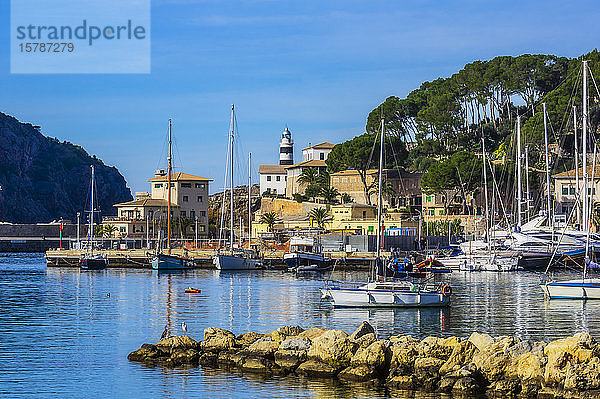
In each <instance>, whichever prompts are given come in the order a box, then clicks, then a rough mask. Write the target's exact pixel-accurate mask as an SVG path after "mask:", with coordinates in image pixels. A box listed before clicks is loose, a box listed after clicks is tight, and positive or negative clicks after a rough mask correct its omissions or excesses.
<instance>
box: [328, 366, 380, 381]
mask: <svg viewBox="0 0 600 399" xmlns="http://www.w3.org/2000/svg"><path fill="white" fill-rule="evenodd" d="M337 376H338V378H341V379H343V380H350V381H359V382H364V381H369V380H372V379H374V378H377V376H378V374H377V373H376V372H375V369H373V367H369V366H366V365H360V366H350V367H347V368H345V369H343V370H342V371H340V373H339V374H338V375H337Z"/></svg>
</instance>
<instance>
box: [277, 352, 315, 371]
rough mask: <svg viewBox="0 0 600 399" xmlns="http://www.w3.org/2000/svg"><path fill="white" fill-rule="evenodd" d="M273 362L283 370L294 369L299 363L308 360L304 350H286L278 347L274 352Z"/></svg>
mask: <svg viewBox="0 0 600 399" xmlns="http://www.w3.org/2000/svg"><path fill="white" fill-rule="evenodd" d="M274 357H275V364H276V365H277V366H279V367H281V368H282V369H284V370H289V369H294V368H296V367H298V366H299V365H300V364H301V363H303V362H305V361H306V360H308V356H307V351H305V350H287V349H284V350H282V349H279V350H278V351H277V352H275V355H274Z"/></svg>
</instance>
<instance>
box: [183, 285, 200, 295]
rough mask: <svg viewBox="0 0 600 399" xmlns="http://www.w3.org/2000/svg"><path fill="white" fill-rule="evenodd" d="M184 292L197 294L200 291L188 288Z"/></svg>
mask: <svg viewBox="0 0 600 399" xmlns="http://www.w3.org/2000/svg"><path fill="white" fill-rule="evenodd" d="M185 292H186V293H188V294H199V293H200V292H201V291H200V288H192V287H188V288H186V289H185Z"/></svg>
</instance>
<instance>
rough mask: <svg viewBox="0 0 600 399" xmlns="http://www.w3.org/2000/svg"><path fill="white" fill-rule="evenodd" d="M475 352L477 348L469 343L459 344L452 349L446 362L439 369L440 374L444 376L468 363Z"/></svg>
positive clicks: (462, 342)
mask: <svg viewBox="0 0 600 399" xmlns="http://www.w3.org/2000/svg"><path fill="white" fill-rule="evenodd" d="M477 351H478V349H477V347H476V346H475V345H474V344H472V343H471V342H470V341H461V342H459V343H458V344H457V345H455V346H454V347H453V349H452V353H451V355H450V357H449V358H448V360H446V362H445V363H444V364H443V365H442V367H440V374H446V373H448V372H450V371H452V370H454V369H455V368H457V367H458V368H460V367H462V366H464V365H466V364H468V363H470V362H471V359H473V356H474V355H475V353H477Z"/></svg>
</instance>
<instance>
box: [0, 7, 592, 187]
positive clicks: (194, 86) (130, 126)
mask: <svg viewBox="0 0 600 399" xmlns="http://www.w3.org/2000/svg"><path fill="white" fill-rule="evenodd" d="M8 3H9V2H8V1H7V0H3V1H2V2H0V26H2V28H1V29H0V43H1V46H2V47H1V48H2V51H1V52H0V110H1V111H2V112H5V113H7V114H10V115H13V116H15V117H17V118H18V119H19V120H21V121H25V122H31V123H34V124H39V125H41V126H42V132H43V133H44V134H45V135H47V136H51V137H57V138H59V139H61V140H68V141H71V142H73V143H76V144H79V145H82V146H83V147H84V148H85V149H86V150H87V151H88V152H89V153H90V154H95V155H96V156H98V157H99V158H101V159H102V160H103V161H104V162H105V163H106V164H109V165H114V166H116V167H118V168H119V170H120V171H121V173H122V174H123V175H124V177H125V179H126V180H127V182H128V185H129V187H130V188H131V189H132V192H134V191H147V190H148V189H149V186H148V185H147V183H146V179H147V178H149V177H151V176H152V173H153V171H154V169H156V168H157V166H163V167H164V164H165V162H164V137H165V132H166V128H167V124H168V122H167V121H168V119H169V118H170V117H171V118H173V123H174V134H175V136H176V140H177V154H176V158H175V160H176V162H177V164H178V167H179V170H183V171H186V172H188V173H193V174H198V175H202V176H206V177H211V178H213V179H215V184H214V186H213V189H212V190H211V191H215V189H216V188H218V187H222V184H223V183H222V181H223V169H224V165H225V157H226V154H225V150H226V145H227V138H226V135H227V130H228V127H229V113H230V106H231V104H232V103H235V105H236V108H237V119H238V125H239V133H240V140H241V146H240V149H239V154H240V155H239V157H240V161H239V163H240V165H241V166H243V167H244V168H246V165H247V164H246V157H247V155H246V154H247V152H248V151H251V152H252V153H253V158H254V160H255V165H256V164H258V163H266V164H273V163H277V161H278V156H279V153H278V141H279V138H280V134H281V131H282V130H283V129H284V128H285V126H286V125H287V126H288V127H289V129H290V130H291V131H292V134H293V137H294V140H295V142H296V145H295V159H296V160H298V159H299V158H300V156H301V155H300V150H301V148H303V147H305V146H306V145H307V144H308V143H309V142H311V143H313V144H314V143H318V142H321V141H330V142H333V143H337V142H341V141H344V140H346V139H349V138H351V137H353V136H355V135H358V134H361V133H362V132H363V131H364V126H365V120H366V116H367V114H368V113H369V111H370V110H371V109H373V108H374V107H375V106H377V105H378V104H379V103H380V102H382V101H383V100H384V99H385V98H386V97H388V96H390V95H397V96H401V97H402V96H405V95H406V94H408V93H409V92H410V91H411V90H413V89H414V88H416V87H418V86H419V85H420V84H421V83H422V82H423V81H426V80H432V79H435V78H437V77H443V76H449V75H451V74H452V73H454V72H456V71H457V70H459V69H460V68H461V67H462V66H463V65H464V64H465V63H468V62H471V61H473V60H476V59H490V58H493V57H495V56H497V55H518V54H522V53H552V54H557V55H561V56H568V57H574V56H578V55H580V54H582V53H584V52H588V51H590V50H592V49H594V48H595V47H597V45H598V34H597V31H596V27H597V25H598V21H600V7H598V5H597V2H596V1H592V0H590V1H569V2H566V1H556V0H546V1H528V0H526V1H506V0H503V1H475V0H456V1H440V0H397V1H378V0H370V1H354V0H331V1H323V0H322V1H310V0H304V1H275V0H247V1H236V0H230V1H224V0H214V1H212V0H152V33H151V35H152V72H151V73H150V74H146V75H11V74H10V62H9V51H8V47H9V37H8V35H9V28H8V27H9V25H10V24H9V16H10V13H9V6H8ZM256 169H257V168H255V170H254V176H253V178H254V181H255V182H256V181H257V179H258V176H257V174H256ZM246 174H247V172H246V171H245V169H244V171H243V172H240V173H239V179H243V180H240V183H245V182H246V179H247V178H246V177H244V176H246Z"/></svg>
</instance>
